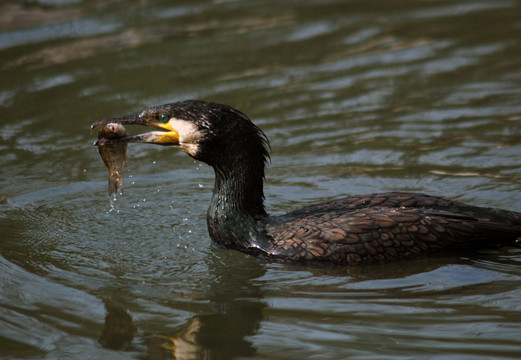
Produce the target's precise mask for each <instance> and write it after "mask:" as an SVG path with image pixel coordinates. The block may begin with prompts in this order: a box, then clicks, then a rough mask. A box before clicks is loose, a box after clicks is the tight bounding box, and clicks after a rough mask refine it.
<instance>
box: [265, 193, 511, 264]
mask: <svg viewBox="0 0 521 360" xmlns="http://www.w3.org/2000/svg"><path fill="white" fill-rule="evenodd" d="M265 231H266V234H267V236H268V239H269V240H270V241H269V243H270V248H269V249H265V250H266V253H267V255H266V256H267V257H268V258H273V259H276V260H286V261H297V262H303V261H304V262H306V261H308V262H314V263H334V264H357V263H369V262H378V261H391V260H396V259H399V258H407V257H411V256H421V255H422V254H427V253H432V252H435V251H439V250H444V249H446V250H450V249H462V248H482V247H494V246H498V245H504V244H508V243H514V242H516V240H521V213H516V212H511V211H505V210H499V209H492V208H484V207H477V206H472V205H467V204H464V203H460V202H455V201H450V200H446V199H442V198H436V197H432V196H429V195H424V194H416V193H398V192H393V193H383V194H370V195H364V196H357V197H351V198H344V199H339V200H333V201H328V202H323V203H319V204H315V205H310V206H307V207H304V208H301V209H299V210H296V211H293V212H290V213H288V214H286V215H282V216H276V217H272V218H270V219H269V220H268V222H267V223H266V228H265Z"/></svg>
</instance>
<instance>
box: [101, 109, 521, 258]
mask: <svg viewBox="0 0 521 360" xmlns="http://www.w3.org/2000/svg"><path fill="white" fill-rule="evenodd" d="M114 122H115V123H119V124H122V125H125V124H138V125H145V126H150V127H154V128H159V129H161V130H163V131H161V132H151V133H145V134H141V135H135V136H129V137H125V138H119V139H117V140H114V141H124V142H146V143H154V144H159V145H167V146H176V147H179V148H181V149H182V150H183V151H185V152H186V153H187V154H189V155H190V156H192V157H193V158H195V159H197V160H200V161H203V162H205V163H207V164H208V165H210V166H212V167H213V169H214V171H215V186H214V191H213V196H212V200H211V202H210V206H209V208H208V213H207V222H208V230H209V233H210V237H211V238H212V239H213V240H214V241H215V242H217V243H219V244H221V245H224V246H226V247H228V248H233V249H237V250H240V251H243V252H246V253H248V254H252V255H257V256H262V257H264V258H266V259H270V260H274V261H291V262H306V263H324V264H325V263H330V264H342V265H348V264H359V263H370V262H380V261H391V260H396V259H402V258H409V257H412V256H422V255H426V254H431V253H434V252H437V251H440V250H451V249H469V248H483V247H494V246H498V245H507V244H514V243H517V242H518V241H521V213H517V212H512V211H506V210H500V209H491V208H483V207H477V206H472V205H467V204H463V203H460V202H455V201H450V200H446V199H442V198H437V197H432V196H429V195H424V194H417V193H399V192H391V193H383V194H370V195H364V196H358V197H351V198H344V199H338V200H332V201H328V202H323V203H319V204H314V205H309V206H306V207H304V208H301V209H299V210H295V211H292V212H289V213H288V214H286V215H281V216H269V215H268V214H267V212H266V210H265V208H264V193H263V181H264V168H265V165H266V161H267V159H268V156H269V155H268V148H269V143H268V140H267V138H266V136H265V135H264V133H263V132H262V131H261V130H260V129H259V128H258V127H257V126H255V125H254V124H253V123H252V122H251V121H250V120H249V119H248V117H246V115H244V114H243V113H241V112H239V111H237V110H235V109H233V108H231V107H229V106H227V105H222V104H216V103H211V102H204V101H184V102H179V103H172V104H166V105H162V106H157V107H152V108H149V109H147V110H145V111H144V112H142V113H141V114H139V115H135V116H129V117H125V118H112V119H106V120H101V121H98V122H96V123H94V124H93V125H92V127H96V126H98V125H104V124H107V123H114Z"/></svg>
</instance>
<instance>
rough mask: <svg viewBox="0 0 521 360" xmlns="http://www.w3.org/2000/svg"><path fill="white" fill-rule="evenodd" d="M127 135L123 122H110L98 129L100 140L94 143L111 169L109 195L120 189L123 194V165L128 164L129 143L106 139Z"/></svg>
mask: <svg viewBox="0 0 521 360" xmlns="http://www.w3.org/2000/svg"><path fill="white" fill-rule="evenodd" d="M124 136H127V130H126V129H125V127H124V126H123V125H121V124H116V123H108V124H106V125H105V126H103V127H102V128H101V129H100V130H99V131H98V141H96V142H95V143H94V145H96V146H97V147H98V151H99V153H100V155H101V158H102V159H103V162H104V163H105V165H106V166H107V168H108V169H109V195H110V196H112V195H114V194H116V193H117V192H118V191H119V193H120V194H123V166H126V165H127V143H124V142H110V141H104V140H105V139H106V140H112V139H117V138H120V137H124Z"/></svg>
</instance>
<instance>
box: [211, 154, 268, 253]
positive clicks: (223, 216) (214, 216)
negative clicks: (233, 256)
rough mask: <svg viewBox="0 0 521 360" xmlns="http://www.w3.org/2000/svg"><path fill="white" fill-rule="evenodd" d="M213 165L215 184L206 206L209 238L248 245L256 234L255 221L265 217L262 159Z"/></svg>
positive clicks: (240, 246)
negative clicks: (208, 205) (259, 160)
mask: <svg viewBox="0 0 521 360" xmlns="http://www.w3.org/2000/svg"><path fill="white" fill-rule="evenodd" d="M236 165H237V166H233V165H232V166H227V167H221V166H217V167H216V166H214V170H215V186H214V191H213V196H212V200H211V203H210V207H209V208H208V214H207V221H208V230H209V233H210V236H211V237H212V239H213V240H214V241H216V242H218V243H220V244H222V245H225V246H227V247H230V248H245V247H250V246H251V243H252V242H254V241H255V238H257V237H258V234H257V232H258V221H259V220H260V219H262V218H263V217H265V216H266V215H267V214H266V211H265V209H264V192H263V180H264V163H263V162H262V163H260V162H258V163H255V162H249V161H239V162H236Z"/></svg>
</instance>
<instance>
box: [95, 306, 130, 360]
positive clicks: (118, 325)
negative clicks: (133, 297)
mask: <svg viewBox="0 0 521 360" xmlns="http://www.w3.org/2000/svg"><path fill="white" fill-rule="evenodd" d="M105 309H106V311H107V314H106V315H105V326H104V327H103V332H102V334H101V336H100V338H99V340H98V341H99V343H100V344H101V346H103V347H104V348H106V349H110V350H125V349H126V348H127V347H128V346H129V345H130V343H131V342H132V339H133V338H134V333H135V332H136V327H135V326H134V324H133V323H132V317H131V316H130V315H129V314H128V313H127V312H126V311H125V310H124V309H123V307H121V306H119V305H117V304H116V303H111V302H110V300H107V301H105Z"/></svg>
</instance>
